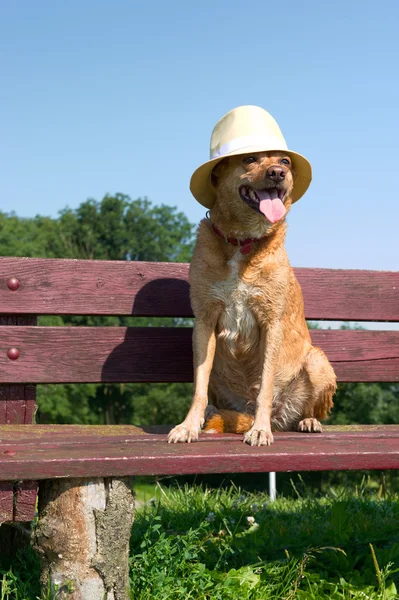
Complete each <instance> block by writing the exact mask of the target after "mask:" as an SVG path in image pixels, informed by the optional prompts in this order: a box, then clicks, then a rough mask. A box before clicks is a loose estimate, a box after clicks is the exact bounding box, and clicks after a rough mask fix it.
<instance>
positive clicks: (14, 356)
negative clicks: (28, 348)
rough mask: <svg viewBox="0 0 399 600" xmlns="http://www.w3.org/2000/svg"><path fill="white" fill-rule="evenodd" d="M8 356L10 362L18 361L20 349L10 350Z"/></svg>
mask: <svg viewBox="0 0 399 600" xmlns="http://www.w3.org/2000/svg"><path fill="white" fill-rule="evenodd" d="M7 356H8V358H9V359H10V360H17V358H18V357H19V350H18V348H10V349H9V351H8V352H7Z"/></svg>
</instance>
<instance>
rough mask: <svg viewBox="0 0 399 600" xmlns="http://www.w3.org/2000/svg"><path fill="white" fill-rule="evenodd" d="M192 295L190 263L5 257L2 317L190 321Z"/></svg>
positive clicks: (0, 282)
mask: <svg viewBox="0 0 399 600" xmlns="http://www.w3.org/2000/svg"><path fill="white" fill-rule="evenodd" d="M11 277H15V278H17V279H18V281H19V283H20V286H19V288H18V289H17V290H15V291H11V290H10V289H9V288H8V286H7V281H9V279H10V278H11ZM188 290H189V286H188V265H187V264H180V263H152V262H127V261H95V260H67V259H36V258H0V313H2V312H6V313H21V312H22V313H26V314H29V313H35V314H79V315H86V314H96V315H135V316H164V317H165V316H181V317H187V316H191V315H192V310H191V306H190V300H189V294H188Z"/></svg>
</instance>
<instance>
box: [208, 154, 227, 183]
mask: <svg viewBox="0 0 399 600" xmlns="http://www.w3.org/2000/svg"><path fill="white" fill-rule="evenodd" d="M228 162H229V159H228V158H224V159H223V160H221V161H220V162H218V164H217V165H216V167H215V168H214V169H213V171H212V173H211V183H212V185H213V187H217V185H218V179H219V177H220V175H221V174H222V173H223V171H224V169H225V168H226V166H227V165H228Z"/></svg>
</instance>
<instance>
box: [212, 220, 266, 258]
mask: <svg viewBox="0 0 399 600" xmlns="http://www.w3.org/2000/svg"><path fill="white" fill-rule="evenodd" d="M211 225H212V229H213V231H214V233H216V235H217V236H219V237H220V238H222V239H223V240H224V241H225V242H226V244H231V245H232V246H240V252H241V254H248V253H249V252H251V250H252V246H253V245H254V244H255V243H256V242H260V241H261V240H263V238H246V239H245V240H239V239H237V238H228V237H226V236H225V235H223V233H222V232H221V231H220V229H218V228H217V227H216V225H214V224H213V223H211Z"/></svg>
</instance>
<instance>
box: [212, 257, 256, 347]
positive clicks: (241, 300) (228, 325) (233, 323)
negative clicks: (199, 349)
mask: <svg viewBox="0 0 399 600" xmlns="http://www.w3.org/2000/svg"><path fill="white" fill-rule="evenodd" d="M243 258H244V257H243V255H242V254H241V252H240V251H239V250H237V252H236V253H235V254H234V256H233V258H232V259H231V260H230V261H229V262H228V265H229V267H230V275H229V277H228V278H227V279H224V280H222V281H219V282H217V283H215V284H214V285H213V287H212V295H213V296H214V297H215V298H217V299H218V300H221V301H222V302H223V304H224V311H223V312H222V314H221V316H220V319H219V323H218V325H219V333H218V339H220V340H221V341H222V340H223V341H224V343H225V344H226V345H227V346H228V348H229V349H230V351H231V352H232V353H233V354H235V353H236V352H237V350H238V349H239V350H240V351H241V352H245V351H248V350H249V349H250V348H251V346H252V347H253V345H254V344H256V342H257V340H258V335H259V332H258V325H257V322H256V318H255V315H254V313H253V311H252V309H251V303H250V299H251V298H253V297H254V296H259V295H261V291H260V290H259V289H258V288H256V287H255V286H253V285H250V284H248V283H246V282H245V281H244V280H243V279H242V278H241V277H240V276H239V264H240V261H241V260H243Z"/></svg>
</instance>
